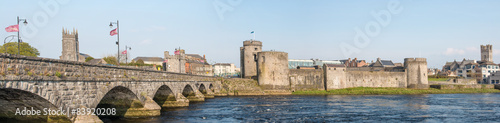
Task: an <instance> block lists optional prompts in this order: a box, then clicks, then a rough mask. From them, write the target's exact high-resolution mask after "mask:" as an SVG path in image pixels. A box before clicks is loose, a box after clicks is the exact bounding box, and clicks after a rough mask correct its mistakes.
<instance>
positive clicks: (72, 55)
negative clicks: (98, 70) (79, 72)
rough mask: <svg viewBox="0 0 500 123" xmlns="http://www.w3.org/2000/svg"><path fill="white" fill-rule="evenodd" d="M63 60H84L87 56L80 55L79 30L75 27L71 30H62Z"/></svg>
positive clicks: (61, 57)
mask: <svg viewBox="0 0 500 123" xmlns="http://www.w3.org/2000/svg"><path fill="white" fill-rule="evenodd" d="M59 59H62V60H69V61H80V62H84V61H85V58H84V57H83V56H81V55H80V51H79V43H78V30H75V29H73V31H72V32H70V31H69V30H67V29H64V28H63V30H62V54H61V56H60V57H59Z"/></svg>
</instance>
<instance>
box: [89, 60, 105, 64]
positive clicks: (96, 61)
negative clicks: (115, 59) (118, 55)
mask: <svg viewBox="0 0 500 123" xmlns="http://www.w3.org/2000/svg"><path fill="white" fill-rule="evenodd" d="M88 63H92V64H108V62H106V61H105V60H104V59H92V60H90V61H88Z"/></svg>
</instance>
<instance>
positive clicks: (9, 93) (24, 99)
mask: <svg viewBox="0 0 500 123" xmlns="http://www.w3.org/2000/svg"><path fill="white" fill-rule="evenodd" d="M34 90H37V89H34ZM34 92H37V91H34ZM59 102H60V101H59ZM0 103H1V104H2V106H0V114H2V115H3V116H2V121H3V122H47V121H48V120H49V119H50V120H51V121H55V122H71V120H70V119H69V118H68V117H67V116H56V115H43V114H44V113H45V112H44V109H45V110H48V109H51V110H59V107H57V106H56V105H54V104H53V103H52V102H50V101H49V100H47V99H46V98H43V97H41V96H40V95H39V94H36V93H32V92H29V91H26V90H21V89H15V88H0ZM25 108H26V110H27V111H32V110H34V111H41V112H40V114H39V115H33V114H32V115H30V117H26V116H23V115H20V114H17V115H16V111H17V110H19V111H22V110H24V109H25ZM32 108H33V109H32ZM30 113H31V112H30Z"/></svg>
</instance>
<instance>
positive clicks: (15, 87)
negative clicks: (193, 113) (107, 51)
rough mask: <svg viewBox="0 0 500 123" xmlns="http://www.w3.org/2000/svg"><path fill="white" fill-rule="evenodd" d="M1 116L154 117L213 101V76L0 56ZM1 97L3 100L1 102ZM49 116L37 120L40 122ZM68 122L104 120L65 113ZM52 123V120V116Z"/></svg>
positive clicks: (216, 83) (215, 86) (216, 87)
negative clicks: (29, 112)
mask: <svg viewBox="0 0 500 123" xmlns="http://www.w3.org/2000/svg"><path fill="white" fill-rule="evenodd" d="M0 74H1V76H0V104H2V106H3V111H4V112H1V113H4V114H6V115H5V116H0V117H2V118H4V119H5V118H6V119H10V120H12V119H16V120H19V119H21V120H22V118H23V117H18V116H17V117H16V116H12V115H14V114H15V113H14V112H15V111H16V109H17V108H24V107H27V108H30V107H34V108H35V109H37V110H43V108H51V109H58V108H62V109H77V108H94V109H95V108H115V109H116V115H113V116H117V117H150V116H159V115H160V110H161V109H162V108H163V109H164V108H176V107H186V106H189V102H197V101H204V100H205V98H214V92H218V91H219V89H220V88H221V87H220V81H218V80H217V79H216V78H213V77H206V76H197V75H187V74H179V73H169V72H163V71H155V70H146V69H138V68H133V67H116V66H106V65H96V64H88V63H82V62H72V61H64V60H55V59H46V58H37V57H24V56H14V55H7V54H0ZM2 99H3V100H2ZM44 117H46V118H47V119H49V120H50V119H51V116H41V118H42V119H43V118H44ZM66 117H68V118H69V119H70V120H71V121H73V122H82V121H84V122H101V120H100V119H99V118H101V119H102V118H103V117H104V118H105V116H99V117H97V116H95V115H72V114H66ZM53 119H57V118H52V120H53Z"/></svg>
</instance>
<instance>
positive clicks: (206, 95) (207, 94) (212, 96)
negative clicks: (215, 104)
mask: <svg viewBox="0 0 500 123" xmlns="http://www.w3.org/2000/svg"><path fill="white" fill-rule="evenodd" d="M203 96H205V99H212V98H214V92H212V91H207V93H206V94H203Z"/></svg>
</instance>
